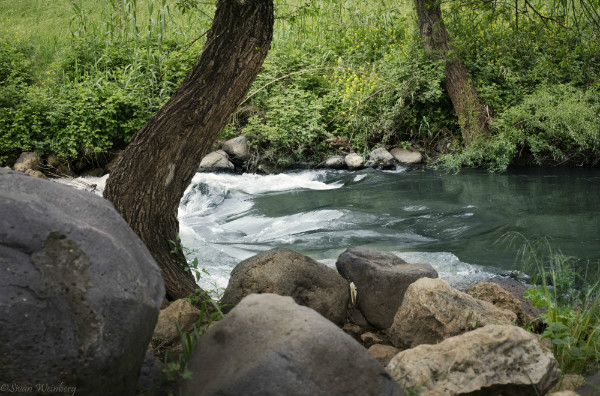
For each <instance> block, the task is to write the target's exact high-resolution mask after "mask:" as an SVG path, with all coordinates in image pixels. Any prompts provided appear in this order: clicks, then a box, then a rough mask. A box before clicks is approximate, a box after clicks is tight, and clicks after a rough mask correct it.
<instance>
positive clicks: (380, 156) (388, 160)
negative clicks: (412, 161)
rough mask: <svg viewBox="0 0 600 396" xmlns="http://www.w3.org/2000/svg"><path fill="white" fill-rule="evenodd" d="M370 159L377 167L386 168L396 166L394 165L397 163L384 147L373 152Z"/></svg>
mask: <svg viewBox="0 0 600 396" xmlns="http://www.w3.org/2000/svg"><path fill="white" fill-rule="evenodd" d="M369 159H370V160H371V161H373V162H375V164H376V165H378V166H382V167H384V168H387V167H390V166H394V164H395V163H396V160H395V159H394V156H393V155H392V154H390V152H389V151H387V150H386V149H384V148H383V147H380V148H376V149H375V150H373V151H371V154H370V155H369Z"/></svg>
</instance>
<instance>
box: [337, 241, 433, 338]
mask: <svg viewBox="0 0 600 396" xmlns="http://www.w3.org/2000/svg"><path fill="white" fill-rule="evenodd" d="M335 266H336V267H337V270H338V272H339V273H340V274H341V275H342V276H343V277H344V278H346V279H348V280H349V281H350V282H354V284H355V285H356V289H357V290H358V295H357V301H358V303H357V304H358V309H359V310H360V312H362V314H363V315H364V317H365V318H366V319H367V321H368V322H369V323H371V324H372V325H373V326H375V327H378V328H381V329H385V328H388V327H390V326H391V325H392V323H393V322H394V315H396V312H397V311H398V307H400V305H401V304H402V299H403V298H404V293H405V292H406V289H407V288H408V286H409V285H410V284H411V283H413V282H415V281H416V280H417V279H420V278H423V277H429V278H437V276H438V274H437V272H436V271H435V269H433V267H432V266H431V265H429V264H408V263H407V262H406V261H404V260H402V259H401V258H400V257H398V256H396V255H395V254H393V253H388V252H378V251H376V250H369V249H361V248H350V249H347V250H346V251H344V252H343V253H342V254H341V255H340V256H339V257H338V259H337V262H336V264H335Z"/></svg>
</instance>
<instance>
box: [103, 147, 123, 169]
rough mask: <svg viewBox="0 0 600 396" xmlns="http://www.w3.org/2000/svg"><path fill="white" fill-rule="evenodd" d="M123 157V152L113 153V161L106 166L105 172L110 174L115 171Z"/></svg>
mask: <svg viewBox="0 0 600 396" xmlns="http://www.w3.org/2000/svg"><path fill="white" fill-rule="evenodd" d="M121 156H123V150H117V151H116V152H115V153H113V155H112V157H111V159H110V160H109V161H108V163H107V164H106V165H104V172H106V173H110V172H111V171H112V170H113V169H114V167H115V165H116V164H117V162H119V160H120V159H121Z"/></svg>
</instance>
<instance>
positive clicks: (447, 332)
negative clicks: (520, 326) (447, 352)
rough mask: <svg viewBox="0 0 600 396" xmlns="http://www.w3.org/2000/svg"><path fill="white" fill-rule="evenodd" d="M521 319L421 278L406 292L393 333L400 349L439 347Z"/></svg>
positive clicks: (391, 330) (443, 283) (439, 280)
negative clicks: (478, 330) (472, 332)
mask: <svg viewBox="0 0 600 396" xmlns="http://www.w3.org/2000/svg"><path fill="white" fill-rule="evenodd" d="M516 320H517V316H516V315H515V314H514V313H513V312H510V311H506V310H504V309H500V308H497V307H495V306H494V305H493V304H491V303H489V302H487V301H481V300H477V299H475V298H473V297H471V296H469V295H468V294H466V293H463V292H461V291H458V290H456V289H454V288H452V287H450V285H449V284H448V283H447V282H446V281H444V280H441V279H430V278H421V279H419V280H418V281H416V282H415V283H413V284H412V285H410V286H409V287H408V290H406V294H405V295H404V300H403V301H402V305H401V306H400V308H399V309H398V312H397V313H396V316H395V317H394V323H393V324H392V327H391V328H390V330H389V334H390V339H391V341H392V344H394V346H396V347H398V348H406V347H415V346H417V345H420V344H436V343H438V342H440V341H442V340H444V339H446V338H448V337H452V336H456V335H459V334H462V333H465V332H467V331H469V330H473V329H476V328H478V327H482V326H485V325H487V324H498V323H502V324H511V323H514V322H516Z"/></svg>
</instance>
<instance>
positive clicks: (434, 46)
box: [415, 0, 490, 146]
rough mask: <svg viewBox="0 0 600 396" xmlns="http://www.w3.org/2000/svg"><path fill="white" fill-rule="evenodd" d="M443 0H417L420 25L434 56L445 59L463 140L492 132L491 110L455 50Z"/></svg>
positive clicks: (427, 45) (431, 54) (448, 87)
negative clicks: (479, 94) (446, 21)
mask: <svg viewBox="0 0 600 396" xmlns="http://www.w3.org/2000/svg"><path fill="white" fill-rule="evenodd" d="M440 2H441V1H440V0H415V8H416V10H417V16H418V18H419V29H420V31H421V39H422V40H423V45H424V46H425V49H426V50H427V51H428V52H429V54H430V56H432V57H433V58H434V59H440V60H443V61H445V64H446V65H445V70H444V73H445V76H446V78H445V85H446V91H447V92H448V96H450V99H451V100H452V105H453V106H454V111H455V112H456V115H457V116H458V121H459V124H460V127H461V131H462V137H463V144H464V145H465V146H468V145H469V144H470V143H471V142H472V141H473V140H475V139H477V138H479V137H482V136H485V135H487V134H488V133H489V121H490V114H489V109H488V106H486V105H484V104H483V103H482V102H481V100H480V99H479V97H478V96H477V92H476V91H475V87H474V86H473V83H472V82H471V79H470V77H469V73H468V72H467V69H466V68H465V67H464V65H463V64H462V62H461V60H460V58H459V57H458V56H456V55H455V54H452V51H451V48H450V44H449V43H450V38H449V36H448V31H447V30H446V26H445V25H444V21H443V19H442V11H441V8H440Z"/></svg>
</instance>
